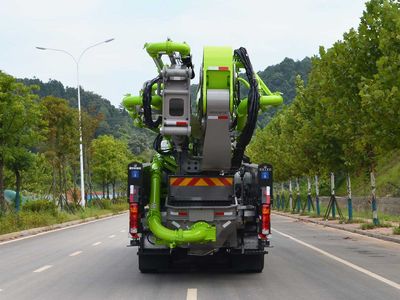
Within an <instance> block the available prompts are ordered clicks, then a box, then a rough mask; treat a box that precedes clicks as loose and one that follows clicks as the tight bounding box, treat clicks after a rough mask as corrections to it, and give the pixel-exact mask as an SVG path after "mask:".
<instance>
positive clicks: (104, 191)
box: [103, 179, 106, 199]
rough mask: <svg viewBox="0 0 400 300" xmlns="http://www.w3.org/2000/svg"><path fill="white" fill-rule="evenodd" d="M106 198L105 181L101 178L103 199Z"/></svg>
mask: <svg viewBox="0 0 400 300" xmlns="http://www.w3.org/2000/svg"><path fill="white" fill-rule="evenodd" d="M104 198H106V182H105V180H104V179H103V199H104Z"/></svg>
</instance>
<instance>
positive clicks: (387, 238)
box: [272, 211, 400, 244]
mask: <svg viewBox="0 0 400 300" xmlns="http://www.w3.org/2000/svg"><path fill="white" fill-rule="evenodd" d="M272 213H273V214H276V215H279V216H284V217H288V218H292V219H296V220H300V221H303V222H308V223H314V224H317V225H322V226H325V227H331V228H335V229H340V230H344V231H348V232H352V233H357V234H361V235H365V236H369V237H372V238H376V239H379V240H384V241H387V242H393V243H398V244H400V239H398V238H395V237H391V236H387V235H383V234H379V233H373V232H368V231H365V230H361V229H355V228H346V227H345V226H342V225H339V224H328V223H326V222H324V221H318V220H313V219H306V218H302V217H300V216H296V215H292V214H286V213H282V212H277V211H274V212H272Z"/></svg>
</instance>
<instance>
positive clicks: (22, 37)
mask: <svg viewBox="0 0 400 300" xmlns="http://www.w3.org/2000/svg"><path fill="white" fill-rule="evenodd" d="M364 3H365V1H364V0H263V1H262V0H260V1H252V0H247V1H244V0H224V1H219V0H214V1H213V0H203V1H194V0H193V1H190V0H186V1H178V0H175V1H161V0H152V1H133V0H132V1H128V0H126V1H123V0H113V1H107V0H79V1H78V0H62V1H61V0H34V1H29V0H25V1H22V0H0V41H1V42H0V70H3V71H4V72H7V73H9V74H11V75H13V76H16V77H29V78H32V77H34V76H35V77H37V78H40V79H41V80H43V81H47V80H48V79H50V78H52V79H57V80H60V81H61V82H62V83H64V84H65V85H68V86H75V85H76V79H75V78H76V76H75V74H76V73H75V69H74V64H73V61H72V59H71V58H69V57H68V56H67V55H65V54H63V53H57V52H52V51H40V50H36V49H35V46H44V47H52V48H61V49H65V50H68V51H70V52H71V53H72V54H73V55H76V56H78V55H79V54H80V52H81V51H82V50H83V49H85V48H86V47H87V46H89V45H91V44H94V43H96V42H99V41H102V40H106V39H108V38H115V41H113V42H111V43H108V44H103V45H100V46H98V47H96V48H93V49H91V50H89V51H88V52H87V53H86V54H85V56H84V57H83V58H82V61H81V65H80V77H81V85H82V86H83V87H84V88H85V89H86V90H90V91H93V92H95V93H98V94H100V95H102V96H103V97H105V98H107V99H109V100H110V101H111V102H112V103H113V104H114V105H116V106H118V105H119V104H120V102H121V99H122V97H123V95H124V94H126V93H132V94H136V93H137V92H138V90H139V89H140V88H141V86H142V84H143V82H144V81H145V80H148V79H151V78H153V77H154V76H155V75H156V68H155V66H154V64H153V62H152V60H151V59H150V57H148V55H147V54H146V52H145V51H144V50H143V45H144V43H145V42H157V41H163V40H165V39H166V38H167V37H169V38H171V39H172V40H174V41H177V42H181V41H186V42H187V43H188V44H189V45H190V46H191V48H192V53H193V58H194V63H195V68H196V73H198V69H199V66H200V63H201V55H202V47H203V46H204V45H230V46H232V47H234V48H237V47H240V46H244V47H246V48H247V50H248V52H249V55H250V59H251V60H252V63H253V66H254V69H255V70H264V69H265V67H267V66H268V65H271V64H277V63H279V62H280V61H282V60H283V59H284V58H285V57H291V58H293V59H302V58H304V57H305V56H312V55H314V54H316V53H317V52H318V47H319V46H320V45H323V46H326V47H329V46H330V45H332V43H334V42H335V41H337V40H338V39H341V37H342V34H343V32H345V31H347V30H349V29H350V28H351V27H357V25H358V22H359V18H360V16H361V14H362V11H363V10H364ZM196 80H197V78H196Z"/></svg>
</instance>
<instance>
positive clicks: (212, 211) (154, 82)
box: [122, 39, 283, 272]
mask: <svg viewBox="0 0 400 300" xmlns="http://www.w3.org/2000/svg"><path fill="white" fill-rule="evenodd" d="M145 49H146V51H147V53H148V54H149V55H150V57H151V58H152V59H153V61H154V63H155V64H156V67H157V70H158V75H157V76H156V77H155V78H154V79H151V80H149V81H146V82H145V83H144V85H143V89H142V90H141V91H140V94H139V95H138V96H132V95H129V94H128V95H126V96H125V97H124V99H123V102H122V103H123V106H124V107H125V109H126V110H127V111H128V112H129V114H130V115H131V117H132V118H133V119H134V124H135V125H136V126H139V127H147V128H149V129H151V130H153V131H154V132H156V133H157V134H158V135H157V137H156V138H155V140H154V143H153V147H154V150H155V152H156V154H155V155H154V157H153V159H152V161H151V163H139V162H132V163H130V164H129V165H128V202H129V206H130V207H129V232H130V235H131V243H130V244H131V245H132V246H138V256H139V269H140V271H141V272H162V271H172V270H175V269H179V268H184V269H185V270H188V269H192V268H197V267H202V266H205V265H206V266H207V268H214V267H215V268H223V269H225V270H226V269H228V270H230V269H231V270H234V271H239V272H261V271H262V269H263V267H264V255H265V254H266V253H267V252H266V251H265V248H266V247H268V246H269V240H268V237H269V235H270V233H271V226H270V206H271V203H272V198H273V192H272V166H271V165H269V164H267V163H265V164H261V165H256V164H252V163H251V162H250V160H249V158H248V157H246V155H245V149H246V146H247V145H248V144H249V142H250V140H251V138H252V135H253V132H254V129H255V126H256V122H257V116H258V112H259V110H262V111H263V110H265V109H267V107H268V106H271V105H279V104H281V103H282V101H283V100H282V97H281V95H280V94H279V93H272V92H271V91H270V90H269V89H268V87H267V86H266V85H265V83H264V82H263V81H262V80H261V78H260V77H259V76H258V75H257V74H256V73H255V72H254V70H253V67H252V65H251V62H250V59H249V56H248V54H247V51H246V49H245V48H239V49H236V50H234V51H233V50H232V48H230V47H204V53H203V62H202V66H201V69H200V79H199V84H198V86H197V93H196V97H191V87H192V88H193V86H191V80H192V79H193V78H194V77H195V73H194V69H193V64H192V56H191V53H190V47H189V46H188V45H187V44H186V43H175V42H172V41H171V40H169V39H168V40H167V41H165V42H160V43H147V44H145ZM243 71H244V72H243ZM241 72H242V73H241ZM241 91H242V94H247V96H246V97H243V98H242V97H241ZM194 98H195V99H194Z"/></svg>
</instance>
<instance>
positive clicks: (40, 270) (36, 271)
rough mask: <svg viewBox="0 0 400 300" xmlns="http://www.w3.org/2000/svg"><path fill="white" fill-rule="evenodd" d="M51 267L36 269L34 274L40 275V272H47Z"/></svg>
mask: <svg viewBox="0 0 400 300" xmlns="http://www.w3.org/2000/svg"><path fill="white" fill-rule="evenodd" d="M51 267H52V265H46V266H43V267H41V268H39V269H36V270H35V271H33V273H40V272H43V271H46V270H47V269H50V268H51Z"/></svg>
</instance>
